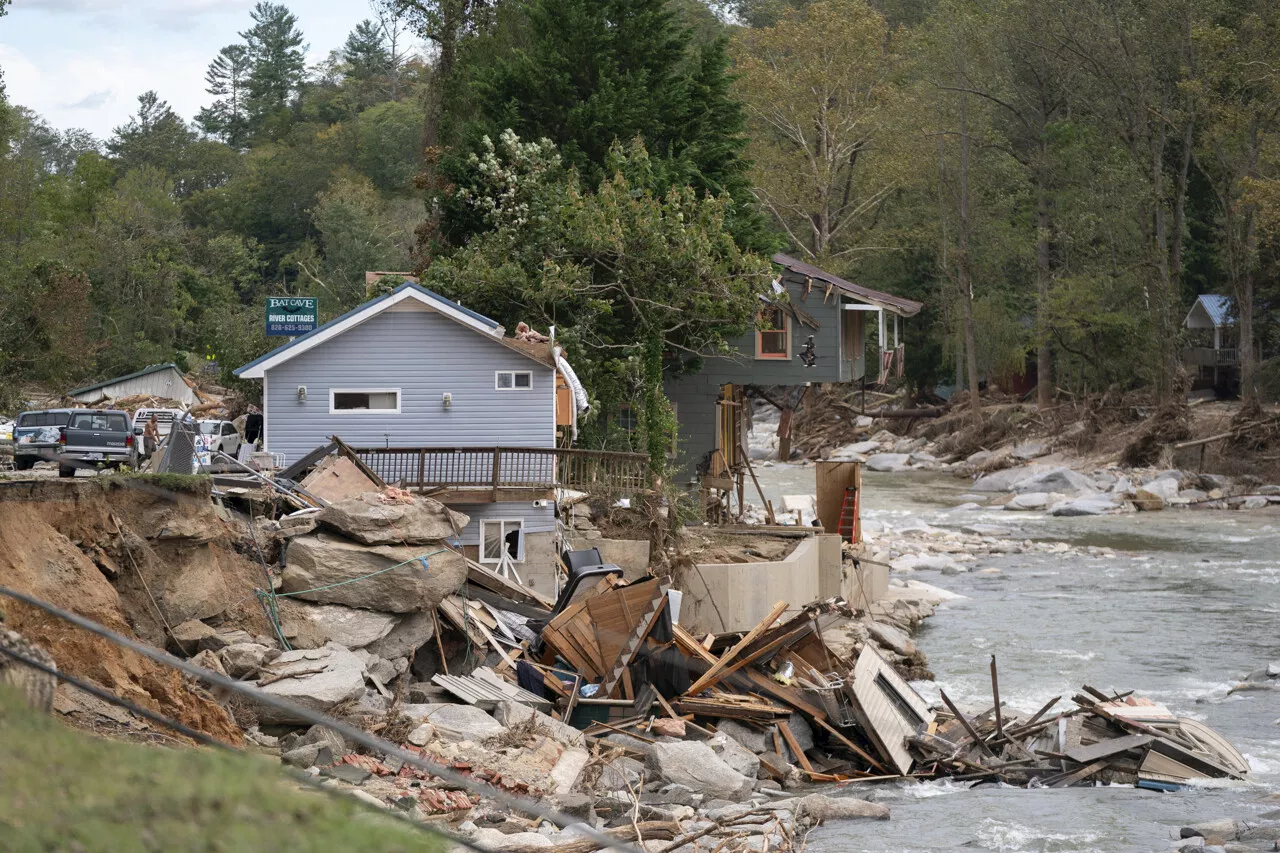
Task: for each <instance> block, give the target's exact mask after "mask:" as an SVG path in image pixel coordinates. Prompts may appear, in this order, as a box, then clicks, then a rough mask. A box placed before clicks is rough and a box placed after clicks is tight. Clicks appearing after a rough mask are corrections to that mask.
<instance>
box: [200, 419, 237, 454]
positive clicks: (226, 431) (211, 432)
mask: <svg viewBox="0 0 1280 853" xmlns="http://www.w3.org/2000/svg"><path fill="white" fill-rule="evenodd" d="M199 424H200V434H201V435H203V436H208V442H209V450H210V451H218V450H221V451H222V452H223V453H225V454H227V455H228V456H235V455H236V454H237V453H239V452H240V433H239V432H238V431H237V430H236V425H235V424H233V423H232V422H231V421H218V420H206V421H200V422H199Z"/></svg>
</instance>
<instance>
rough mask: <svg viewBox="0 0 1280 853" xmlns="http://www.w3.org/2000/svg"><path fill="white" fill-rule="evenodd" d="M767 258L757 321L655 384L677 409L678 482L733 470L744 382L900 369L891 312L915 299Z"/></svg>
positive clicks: (740, 458) (740, 459) (875, 374)
mask: <svg viewBox="0 0 1280 853" xmlns="http://www.w3.org/2000/svg"><path fill="white" fill-rule="evenodd" d="M773 263H774V264H775V266H776V269H777V278H776V279H775V280H774V283H773V289H772V294H771V295H767V296H762V297H761V299H760V320H761V324H760V328H758V329H755V330H753V331H751V332H748V333H747V334H746V335H744V336H743V337H741V338H739V339H738V340H737V341H735V342H733V348H734V350H735V352H734V353H733V355H731V356H717V357H707V358H706V359H705V363H704V365H703V367H702V369H701V370H699V371H698V372H697V373H693V374H688V375H684V376H679V377H675V378H672V379H670V380H668V381H667V382H666V383H665V384H664V390H665V392H666V395H667V397H668V399H670V400H671V401H672V403H673V405H674V406H675V409H676V421H677V424H678V431H679V436H678V442H679V448H678V454H679V455H678V459H677V463H678V465H679V467H680V480H681V481H682V482H686V483H690V482H695V481H698V480H701V479H703V478H708V477H709V478H711V479H712V480H713V481H716V482H723V480H725V479H728V478H734V477H735V476H736V477H740V475H741V471H742V468H743V465H744V457H745V451H744V450H743V445H744V442H745V435H744V430H745V424H744V421H745V419H746V418H745V412H746V402H747V401H746V399H745V394H744V388H745V386H748V385H755V386H804V385H808V384H810V383H817V382H858V381H860V380H862V379H863V378H864V377H867V378H871V379H875V380H879V379H880V378H882V377H884V378H887V377H888V376H901V375H902V368H903V361H904V358H905V347H904V346H903V344H902V342H901V337H900V329H899V321H900V319H902V318H906V317H913V316H915V315H916V314H918V313H919V312H920V309H921V308H922V307H923V305H922V304H921V303H919V302H915V301H913V300H910V299H904V298H902V297H900V296H895V295H893V294H891V293H885V292H883V291H879V290H872V289H871V288H869V287H864V286H862V285H860V284H854V283H853V282H851V281H847V280H845V279H843V278H840V277H839V276H837V275H833V274H832V273H829V272H826V271H825V270H822V269H819V268H818V267H815V266H812V265H810V264H807V263H804V262H803V261H799V260H796V259H795V258H793V257H790V256H789V255H784V254H777V255H774V256H773ZM868 324H875V325H876V327H877V328H878V330H879V334H878V338H879V340H880V342H881V360H880V363H879V364H875V365H871V366H870V367H868V365H867V363H866V342H867V329H868ZM783 416H784V418H785V417H788V416H789V415H788V413H787V412H785V411H784V413H783Z"/></svg>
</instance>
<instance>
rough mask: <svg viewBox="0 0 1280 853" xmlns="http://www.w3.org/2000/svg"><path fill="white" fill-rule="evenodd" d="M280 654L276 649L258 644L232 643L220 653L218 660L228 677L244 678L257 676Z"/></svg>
mask: <svg viewBox="0 0 1280 853" xmlns="http://www.w3.org/2000/svg"><path fill="white" fill-rule="evenodd" d="M279 654H280V653H279V652H277V651H276V650H275V649H273V648H270V647H269V646H263V645H260V644H258V643H232V644H231V645H229V646H227V647H226V648H225V649H223V650H222V651H220V652H218V658H219V659H220V660H221V661H222V667H223V669H225V670H226V671H227V675H230V676H231V677H232V678H243V677H245V676H246V675H254V674H256V673H257V672H258V670H259V669H261V668H262V666H263V665H264V664H265V663H266V662H267V661H268V660H270V659H272V658H274V657H278V656H279Z"/></svg>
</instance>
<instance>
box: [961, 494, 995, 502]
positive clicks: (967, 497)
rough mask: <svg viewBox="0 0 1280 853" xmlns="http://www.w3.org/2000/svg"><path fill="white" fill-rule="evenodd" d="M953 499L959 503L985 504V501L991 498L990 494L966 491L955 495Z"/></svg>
mask: <svg viewBox="0 0 1280 853" xmlns="http://www.w3.org/2000/svg"><path fill="white" fill-rule="evenodd" d="M954 500H957V501H960V502H961V503H976V504H985V503H986V502H987V501H989V500H991V495H975V494H967V493H966V494H963V495H957V496H956V497H955V498H954Z"/></svg>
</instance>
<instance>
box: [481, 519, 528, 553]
mask: <svg viewBox="0 0 1280 853" xmlns="http://www.w3.org/2000/svg"><path fill="white" fill-rule="evenodd" d="M504 550H505V551H506V553H508V554H510V555H511V559H512V560H514V561H515V562H517V563H523V562H524V522H523V521H521V520H519V519H500V520H496V521H481V522H480V562H482V563H497V562H498V561H500V560H501V559H502V553H503V551H504Z"/></svg>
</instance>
